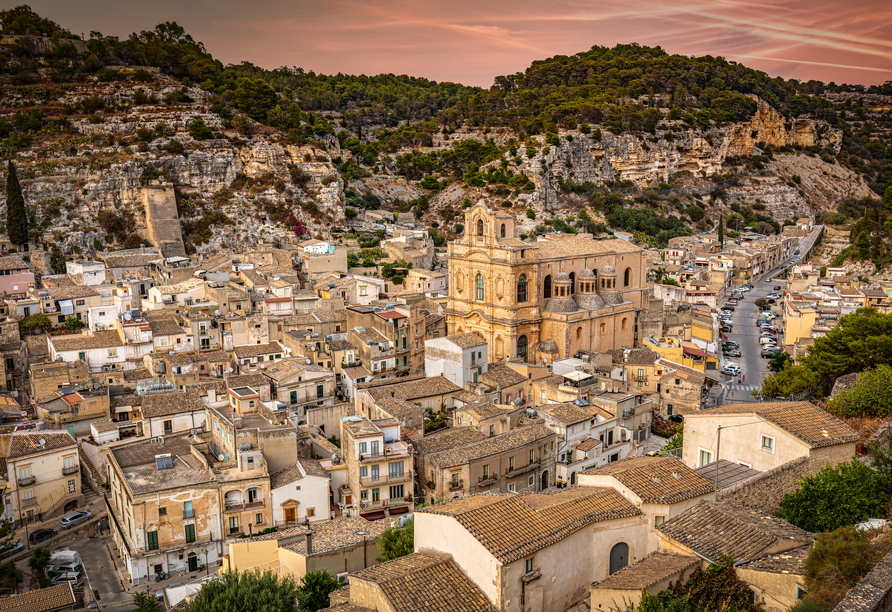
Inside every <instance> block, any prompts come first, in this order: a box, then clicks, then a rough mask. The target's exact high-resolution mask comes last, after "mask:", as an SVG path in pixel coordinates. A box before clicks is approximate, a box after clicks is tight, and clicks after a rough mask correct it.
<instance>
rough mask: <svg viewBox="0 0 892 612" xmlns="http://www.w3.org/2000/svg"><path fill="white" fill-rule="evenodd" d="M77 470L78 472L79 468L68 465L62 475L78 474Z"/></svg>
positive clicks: (63, 469)
mask: <svg viewBox="0 0 892 612" xmlns="http://www.w3.org/2000/svg"><path fill="white" fill-rule="evenodd" d="M77 470H78V466H76V465H68V466H65V467H63V468H62V473H63V474H65V475H66V476H67V475H68V474H76V473H77Z"/></svg>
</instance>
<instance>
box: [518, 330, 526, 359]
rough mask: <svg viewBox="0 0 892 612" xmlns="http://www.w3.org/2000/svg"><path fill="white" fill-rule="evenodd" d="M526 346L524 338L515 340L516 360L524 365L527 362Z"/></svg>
mask: <svg viewBox="0 0 892 612" xmlns="http://www.w3.org/2000/svg"><path fill="white" fill-rule="evenodd" d="M527 345H528V341H527V337H526V336H521V337H520V338H518V339H517V359H518V361H522V362H523V363H526V361H527Z"/></svg>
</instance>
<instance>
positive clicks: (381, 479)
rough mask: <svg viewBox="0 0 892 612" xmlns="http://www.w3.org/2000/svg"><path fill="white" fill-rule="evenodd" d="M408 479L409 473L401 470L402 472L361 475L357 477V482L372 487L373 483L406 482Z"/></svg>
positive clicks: (409, 477)
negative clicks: (382, 474)
mask: <svg viewBox="0 0 892 612" xmlns="http://www.w3.org/2000/svg"><path fill="white" fill-rule="evenodd" d="M410 479H411V474H410V473H408V472H403V473H402V474H388V475H387V476H377V477H375V476H363V477H361V478H360V479H359V484H361V485H362V486H364V487H373V486H375V485H382V484H395V483H398V482H406V481H407V480H410Z"/></svg>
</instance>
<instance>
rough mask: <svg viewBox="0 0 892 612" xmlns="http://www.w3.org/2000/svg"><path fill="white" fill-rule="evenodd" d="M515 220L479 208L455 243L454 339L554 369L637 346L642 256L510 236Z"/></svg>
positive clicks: (572, 241) (631, 249) (595, 243)
mask: <svg viewBox="0 0 892 612" xmlns="http://www.w3.org/2000/svg"><path fill="white" fill-rule="evenodd" d="M514 224H515V221H514V218H513V217H512V216H510V215H507V214H505V213H503V212H500V211H497V212H493V211H491V210H489V209H488V208H487V207H486V206H484V205H482V204H477V205H475V206H473V207H471V208H470V209H468V210H467V211H466V213H465V233H464V236H462V237H461V238H460V239H459V240H456V241H455V242H452V243H450V244H449V251H448V256H447V258H448V260H449V304H448V307H447V310H446V314H447V331H448V333H450V334H460V333H467V332H476V333H477V334H479V335H480V336H481V337H483V338H484V339H485V340H486V341H487V343H488V344H489V355H490V359H492V360H493V361H504V360H511V361H522V362H529V363H543V362H544V363H551V362H552V361H554V360H556V359H563V358H565V357H572V356H573V355H575V354H576V353H577V352H578V351H580V350H591V351H598V352H604V351H608V350H612V349H620V348H626V347H627V348H632V347H633V346H634V341H635V311H636V309H637V308H639V307H640V306H641V303H642V296H641V291H642V284H643V283H644V279H645V272H646V261H645V254H644V250H643V249H641V248H640V247H637V246H635V245H633V244H632V243H630V242H628V241H626V240H622V239H611V240H594V239H593V238H592V236H591V235H590V234H578V235H574V236H563V237H559V238H557V239H552V240H541V241H539V242H524V241H522V240H519V239H517V238H515V237H514Z"/></svg>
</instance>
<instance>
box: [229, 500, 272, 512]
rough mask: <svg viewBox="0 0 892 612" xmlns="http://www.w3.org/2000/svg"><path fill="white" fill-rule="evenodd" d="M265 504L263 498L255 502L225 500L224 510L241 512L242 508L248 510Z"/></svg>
mask: <svg viewBox="0 0 892 612" xmlns="http://www.w3.org/2000/svg"><path fill="white" fill-rule="evenodd" d="M264 506H265V504H264V502H263V500H260V501H255V502H226V509H225V510H224V512H241V511H242V510H250V509H252V508H263V507H264Z"/></svg>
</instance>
